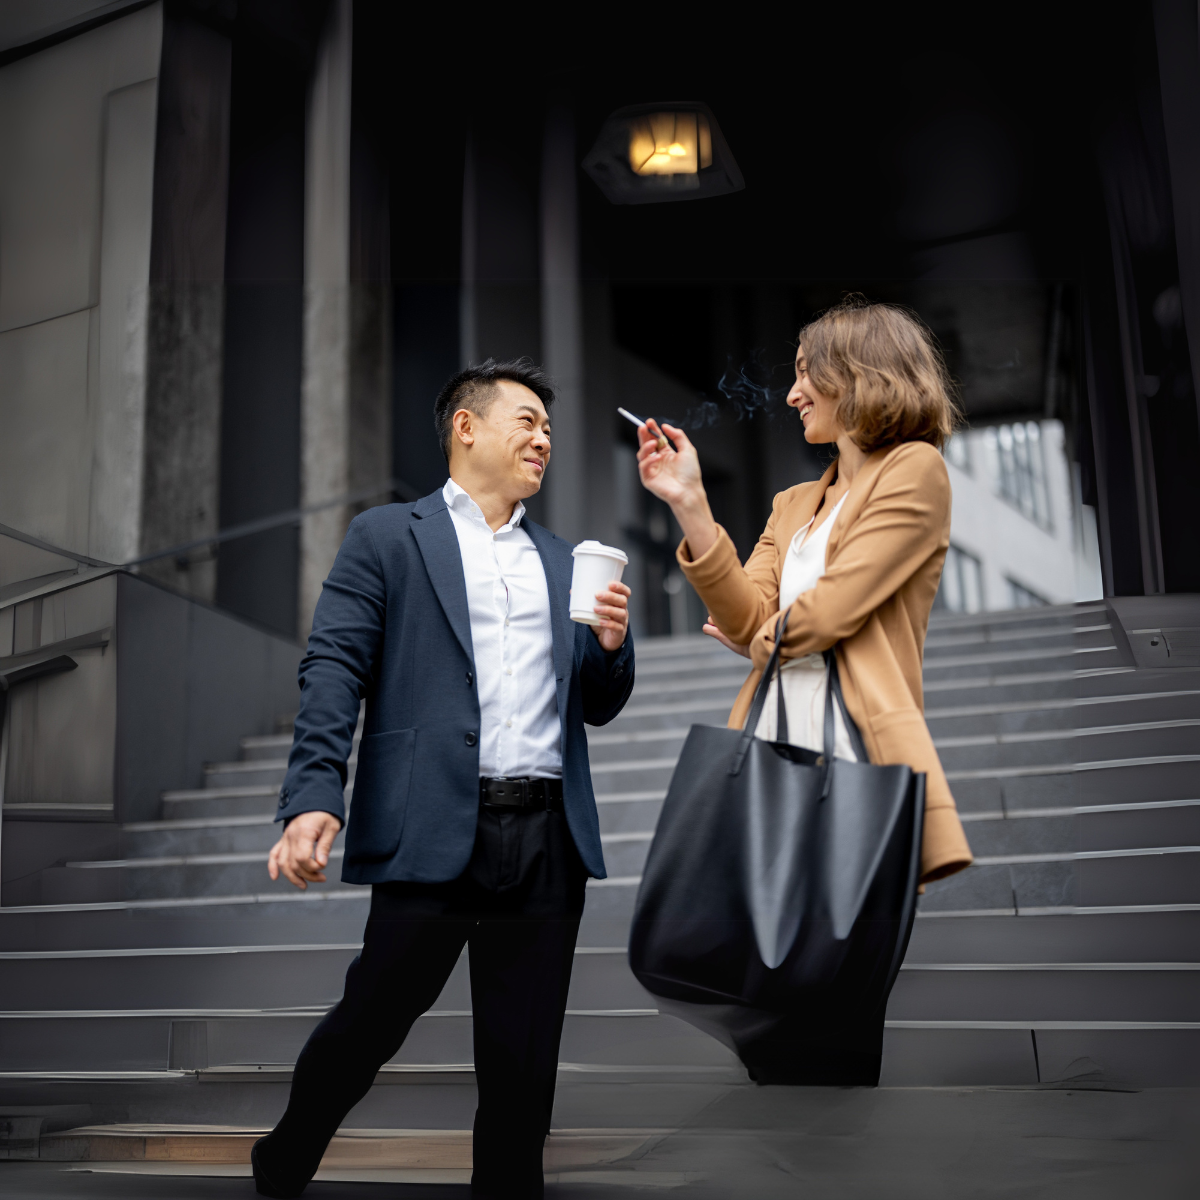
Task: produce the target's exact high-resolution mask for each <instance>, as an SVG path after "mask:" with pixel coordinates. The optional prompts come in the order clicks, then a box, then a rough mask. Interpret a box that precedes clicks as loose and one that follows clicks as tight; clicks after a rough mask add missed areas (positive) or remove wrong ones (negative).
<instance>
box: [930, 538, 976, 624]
mask: <svg viewBox="0 0 1200 1200" xmlns="http://www.w3.org/2000/svg"><path fill="white" fill-rule="evenodd" d="M933 608H934V611H935V612H937V611H939V610H940V611H941V612H958V613H974V612H982V611H983V569H982V567H981V566H980V563H979V559H977V558H976V557H975V555H973V554H968V553H967V552H966V551H965V550H963V549H961V548H960V547H958V546H954V545H951V547H950V549H949V550H947V551H946V565H945V566H944V567H943V568H942V582H941V583H940V584H939V585H938V590H937V595H936V596H935V597H934V598H933Z"/></svg>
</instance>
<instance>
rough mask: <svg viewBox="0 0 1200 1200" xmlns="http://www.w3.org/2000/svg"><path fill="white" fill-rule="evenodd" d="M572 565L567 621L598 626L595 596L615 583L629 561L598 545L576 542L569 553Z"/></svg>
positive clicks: (622, 551) (621, 553)
mask: <svg viewBox="0 0 1200 1200" xmlns="http://www.w3.org/2000/svg"><path fill="white" fill-rule="evenodd" d="M571 555H572V557H573V558H574V559H575V565H574V567H573V569H572V571H571V620H572V621H578V622H579V623H580V624H581V625H599V624H600V620H601V618H600V617H599V616H598V615H597V614H596V593H597V592H604V591H607V590H608V585H609V584H610V583H617V582H619V580H620V578H621V572H622V571H624V570H625V565H626V563H628V562H629V558H628V557H627V556H626V554H625V551H624V550H618V549H617V548H616V547H615V546H605V545H604V544H603V543H602V542H592V541H587V542H580V543H579V545H578V546H576V547H575V549H574V550H572V551H571Z"/></svg>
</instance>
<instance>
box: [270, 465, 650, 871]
mask: <svg viewBox="0 0 1200 1200" xmlns="http://www.w3.org/2000/svg"><path fill="white" fill-rule="evenodd" d="M522 526H523V528H524V529H525V531H526V532H527V533H528V534H529V536H530V537H531V538H532V539H533V544H534V545H535V546H536V547H537V550H538V554H539V555H540V556H541V559H542V566H543V567H544V568H545V572H546V585H547V590H548V591H549V594H550V620H551V623H552V626H553V633H554V673H555V678H556V681H557V690H558V718H559V722H560V725H561V728H562V749H563V807H564V809H565V811H566V817H567V824H568V826H569V828H570V830H571V835H572V837H573V838H574V839H575V846H576V848H577V849H578V850H579V856H580V858H582V859H583V863H584V866H586V867H587V869H588V872H589V873H590V874H592V875H594V876H596V877H597V878H600V879H603V878H604V875H605V870H604V854H603V851H602V850H601V848H600V822H599V818H598V816H597V813H596V799H595V796H594V795H593V793H592V776H591V769H590V766H589V764H588V747H587V735H586V734H585V732H584V728H583V723H584V722H585V721H586V722H587V723H588V724H590V725H604V724H606V723H607V722H609V721H611V720H612V719H613V717H615V716H616V715H617V714H618V713H619V712H620V711H621V709H622V708H623V707H624V706H625V701H626V700H627V699H628V698H629V693H630V691H631V690H632V688H633V635H632V634H630V635H629V636H627V637H626V639H625V644H624V645H623V646H622V647H621V648H620V649H619V650H617V651H614V652H613V653H611V654H609V653H606V652H605V650H604V649H603V647H601V645H600V643H599V641H598V640H597V639H596V636H595V634H594V633H593V632H592V631H591V629H590V628H588V627H587V626H585V625H578V624H574V623H572V621H571V619H570V615H569V592H570V588H571V568H572V560H571V544H570V543H569V542H566V541H564V540H563V539H562V538H560V537H557V536H556V535H555V534H553V533H551V532H550V531H549V530H547V529H543V528H542V527H541V526H540V525H536V524H534V522H533V521H531V520H529V518H528V517H526V518H525V519H524V520H523V521H522ZM363 697H366V701H367V708H366V717H365V723H364V725H363V736H362V742H361V743H360V745H359V750H358V768H357V771H356V774H355V780H354V802H353V804H352V805H351V812H350V821H349V826H348V828H347V830H346V852H345V859H344V861H343V864H342V879H343V880H345V881H346V882H347V883H383V882H385V881H387V880H412V881H416V882H420V883H439V882H442V881H445V880H449V879H456V878H457V877H458V876H459V875H461V874H462V872H463V871H464V870H465V868H466V865H467V861H468V860H469V859H470V857H471V850H472V848H473V847H474V845H475V823H476V820H477V818H478V813H479V724H480V716H479V692H478V689H477V688H476V685H475V658H474V654H473V652H472V648H471V621H470V617H469V614H468V609H467V585H466V578H465V576H464V575H463V567H462V557H461V555H460V553H459V548H458V535H457V534H456V533H455V530H454V523H453V521H452V520H451V517H450V512H449V510H448V509H447V508H446V502H445V500H444V499H443V497H442V493H441V490H440V489H439V490H438V491H436V492H434V493H433V494H432V495H429V496H426V497H425V498H424V499H423V500H418V501H417V502H416V503H415V504H385V505H382V506H380V507H378V508H371V509H368V510H367V511H366V512H364V513H362V514H361V515H359V516H357V517H355V518H354V520H353V521H351V523H350V528H349V529H348V530H347V532H346V538H345V540H344V541H343V542H342V546H341V549H340V550H339V551H338V556H337V560H336V562H335V563H334V564H333V570H331V571H330V572H329V578H328V579H326V580H325V586H324V588H323V589H322V592H321V599H320V600H319V601H318V603H317V609H316V614H315V616H314V618H313V630H312V634H311V635H310V636H309V639H308V652H307V653H306V654H305V656H304V658H303V660H302V661H301V663H300V711H299V713H298V714H297V716H296V732H295V737H294V738H293V740H292V752H291V756H290V757H289V759H288V770H287V776H286V778H285V779H284V782H283V787H282V788H281V789H280V793H279V813H278V816H277V818H276V819H277V820H284V821H286V820H288V819H290V818H292V817H295V816H297V815H299V814H300V813H302V812H314V811H318V812H328V813H332V814H333V815H334V816H335V817H337V818H339V819H340V820H341V821H343V823H344V822H345V812H346V806H345V804H344V801H343V795H344V791H345V786H346V760H347V758H348V757H349V755H350V752H351V749H352V747H353V742H354V730H355V726H356V725H357V724H358V713H359V703H360V701H361V700H362V699H363Z"/></svg>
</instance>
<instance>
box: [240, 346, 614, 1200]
mask: <svg viewBox="0 0 1200 1200" xmlns="http://www.w3.org/2000/svg"><path fill="white" fill-rule="evenodd" d="M553 400H554V393H553V390H552V388H551V386H550V383H549V381H548V380H547V378H546V376H545V375H544V374H543V373H542V371H541V370H539V369H538V368H536V367H534V366H533V365H532V364H530V363H529V362H528V360H524V359H523V360H520V361H518V362H507V363H496V362H494V361H493V360H491V359H489V360H488V361H487V362H485V363H483V364H482V365H481V366H478V367H471V368H469V369H467V370H465V371H463V372H461V373H460V374H459V375H456V376H455V377H454V378H453V379H451V380H450V382H449V383H448V384H447V385H446V386H445V387H444V388H443V389H442V392H441V394H440V395H439V396H438V398H437V402H436V404H435V406H434V420H435V422H436V426H437V431H438V435H439V437H440V439H441V442H442V448H443V450H444V452H445V454H446V458H447V461H448V463H449V467H450V478H449V480H448V481H447V483H446V485H445V487H443V488H442V489H441V490H440V491H438V492H434V493H433V494H432V495H430V496H426V497H425V498H424V499H423V500H419V501H417V503H415V504H390V505H385V506H382V507H379V508H373V509H370V510H369V511H367V512H365V513H363V514H361V515H360V516H358V517H356V518H355V519H354V520H353V521H352V522H351V523H350V528H349V530H348V531H347V533H346V539H345V541H344V542H343V543H342V547H341V550H340V551H339V553H338V557H337V561H336V562H335V563H334V566H333V570H332V571H331V572H330V573H329V578H328V579H327V580H326V581H325V587H324V590H323V592H322V595H321V600H320V602H319V603H318V605H317V610H316V615H315V617H314V620H313V631H312V635H311V636H310V638H309V642H308V653H307V654H306V655H305V657H304V660H303V662H302V663H301V665H300V687H301V694H300V712H299V714H298V716H297V717H296V734H295V739H294V741H293V743H292V752H291V757H290V760H289V762H288V772H287V777H286V779H285V780H284V784H283V787H282V789H281V790H280V795H279V814H278V819H279V820H282V821H285V822H286V825H285V827H284V832H283V836H282V837H281V838H280V839H279V842H278V843H277V844H276V846H275V847H274V848H273V849H272V851H271V855H270V860H269V864H268V869H269V871H270V874H271V878H272V879H276V878H278V877H279V874H280V873H281V872H282V874H283V875H284V876H286V877H287V878H288V879H289V880H291V882H292V883H294V884H295V885H296V886H297V887H300V888H304V887H307V885H308V883H309V882H312V881H319V882H324V880H325V875H324V873H323V871H324V868H325V865H326V864H327V862H328V861H329V851H330V848H331V846H332V844H333V839H334V836H335V835H336V833H337V832H338V830H339V829H340V828H341V826H342V823H343V818H344V815H345V808H344V805H343V798H342V797H343V789H344V786H345V782H346V760H347V758H348V757H349V755H350V752H351V747H352V744H353V738H354V730H355V726H356V724H357V722H358V713H359V703H360V700H362V699H363V698H364V697H365V698H366V718H365V723H364V725H363V735H362V742H361V744H360V747H359V752H358V769H357V774H356V778H355V783H354V803H353V811H352V813H351V817H350V826H349V828H348V829H347V831H346V849H345V859H344V863H343V867H342V878H343V879H344V880H346V881H347V882H349V883H369V884H371V885H372V893H371V912H370V916H369V918H368V920H367V928H366V932H365V935H364V942H363V949H362V953H361V954H360V955H359V956H358V957H357V958H356V959H355V960H354V962H353V963H351V965H350V969H349V970H348V971H347V973H346V989H345V994H344V996H343V997H342V1000H341V1002H340V1003H339V1004H338V1005H337V1006H336V1007H335V1008H334V1009H333V1010H332V1011H331V1012H330V1013H329V1015H328V1016H326V1017H325V1019H324V1020H323V1021H322V1022H321V1023H320V1025H318V1026H317V1028H316V1029H315V1030H314V1031H313V1034H312V1036H311V1037H310V1038H309V1040H308V1043H307V1045H306V1046H305V1047H304V1049H303V1051H302V1052H301V1054H300V1058H299V1060H298V1061H297V1063H296V1070H295V1073H294V1075H293V1078H292V1091H291V1097H290V1099H289V1102H288V1107H287V1111H286V1112H285V1113H284V1116H283V1118H282V1120H281V1121H280V1122H279V1124H278V1125H277V1126H276V1127H275V1129H274V1130H273V1131H272V1132H271V1133H270V1134H268V1135H267V1137H265V1138H263V1139H262V1140H261V1141H259V1142H258V1143H257V1144H256V1145H255V1147H254V1151H253V1163H254V1178H255V1182H256V1183H257V1185H258V1190H259V1192H260V1193H261V1194H263V1195H267V1196H296V1195H299V1194H300V1192H301V1191H302V1190H303V1189H304V1187H305V1186H306V1185H307V1183H308V1181H309V1180H310V1179H311V1178H312V1176H313V1173H314V1172H315V1171H316V1169H317V1165H318V1164H319V1162H320V1160H321V1156H322V1154H323V1153H324V1152H325V1147H326V1146H327V1144H328V1142H329V1139H330V1138H331V1137H332V1136H333V1134H334V1132H335V1130H336V1129H337V1127H338V1125H339V1124H340V1123H341V1121H342V1119H343V1118H344V1117H345V1115H346V1113H347V1112H349V1111H350V1109H351V1108H352V1107H353V1106H354V1105H355V1104H356V1103H357V1102H358V1101H359V1100H360V1099H361V1098H362V1097H363V1096H364V1095H365V1094H366V1092H367V1090H368V1089H369V1088H370V1086H371V1084H372V1082H373V1080H374V1078H375V1074H376V1072H377V1071H378V1069H379V1068H380V1067H381V1066H382V1065H383V1064H384V1063H385V1062H387V1061H388V1059H390V1058H391V1057H392V1056H393V1055H394V1054H395V1053H396V1051H397V1050H399V1048H400V1045H401V1043H402V1042H403V1041H404V1038H405V1036H406V1035H407V1033H408V1030H409V1028H410V1027H411V1025H412V1023H413V1021H414V1020H415V1019H416V1018H417V1017H418V1016H420V1015H421V1013H423V1012H425V1011H426V1010H427V1009H428V1008H429V1007H430V1005H432V1004H433V1002H434V1001H435V1000H436V999H437V997H438V994H439V993H440V992H441V990H442V986H443V984H444V983H445V982H446V979H447V977H448V976H449V974H450V972H451V970H452V969H453V967H454V964H455V962H456V961H457V960H458V957H459V954H460V953H461V951H462V948H463V946H464V945H466V946H467V947H468V948H469V956H470V967H471V995H472V1006H473V1009H474V1042H475V1073H476V1079H477V1081H478V1088H479V1105H478V1109H477V1111H476V1115H475V1130H474V1162H475V1167H474V1173H473V1177H472V1188H473V1190H474V1193H475V1194H476V1195H479V1196H497V1197H499V1196H505V1197H509V1196H512V1197H518V1196H519V1197H527V1196H534V1197H537V1196H541V1195H542V1148H543V1144H544V1142H545V1138H546V1134H547V1133H548V1131H549V1128H550V1113H551V1107H552V1104H553V1099H554V1085H555V1078H556V1072H557V1067H558V1046H559V1040H560V1037H561V1034H562V1023H563V1014H564V1011H565V1008H566V1002H567V987H568V984H569V983H570V978H571V965H572V959H573V955H574V949H575V937H576V933H577V932H578V927H579V919H580V916H581V914H582V912H583V898H584V884H585V882H586V880H587V877H588V876H589V875H594V876H596V877H599V878H603V877H604V873H605V872H604V858H603V854H602V852H601V848H600V827H599V820H598V817H597V814H596V803H595V798H594V796H593V794H592V784H591V775H590V770H589V766H588V752H587V739H586V736H585V734H584V728H583V724H584V722H585V721H587V722H588V723H590V724H593V725H603V724H605V723H606V722H608V721H611V720H612V718H613V717H615V716H616V715H617V713H619V712H620V711H621V709H622V707H623V706H624V704H625V701H626V699H627V698H628V696H629V693H630V690H631V689H632V687H633V642H632V639H631V638H630V637H628V609H627V603H628V596H629V594H630V593H629V588H628V587H626V586H625V585H624V584H620V583H616V584H612V585H611V586H610V589H609V590H608V591H606V592H601V593H599V594H598V595H597V598H596V600H597V603H596V613H597V614H598V615H599V617H600V618H601V619H600V623H599V625H597V626H595V627H594V628H590V627H588V626H585V625H579V624H572V623H571V621H570V619H569V615H568V614H569V601H568V593H569V589H570V581H571V567H572V559H571V546H570V544H569V543H567V542H565V541H563V540H562V539H561V538H559V537H556V536H555V535H554V534H552V533H550V532H548V531H547V530H545V529H543V528H541V527H540V526H538V525H535V524H534V523H533V522H532V521H530V520H529V519H528V518H527V517H526V516H525V507H524V505H523V504H522V501H523V500H524V499H526V498H528V497H529V496H532V495H533V494H534V493H536V492H537V491H538V489H539V488H540V487H541V485H542V479H543V477H544V475H545V472H546V467H547V465H548V463H549V461H550V420H549V417H548V415H547V410H548V409H549V407H550V405H551V403H552V402H553Z"/></svg>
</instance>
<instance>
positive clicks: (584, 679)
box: [579, 629, 633, 725]
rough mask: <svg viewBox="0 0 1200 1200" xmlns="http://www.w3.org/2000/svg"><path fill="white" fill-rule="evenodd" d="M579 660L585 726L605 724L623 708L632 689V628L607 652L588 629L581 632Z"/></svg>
mask: <svg viewBox="0 0 1200 1200" xmlns="http://www.w3.org/2000/svg"><path fill="white" fill-rule="evenodd" d="M583 638H584V642H583V661H582V662H581V663H580V664H579V686H580V691H581V692H582V694H583V719H584V721H586V722H587V724H589V725H607V724H608V723H609V721H611V720H612V719H613V718H614V717H615V716H616V715H617V714H618V713H619V712H620V711H621V709H623V708H624V707H625V701H626V700H628V699H629V693H630V692H632V691H633V631H632V630H630V631H629V632H628V633H626V635H625V641H624V642H623V643H622V645H621V648H620V649H619V650H614V651H613V652H612V653H611V654H610V653H608V652H607V651H606V650H605V649H604V647H603V646H601V645H600V640H599V639H598V638H597V637H596V635H595V634H594V633H593V632H592V631H591V630H590V629H585V630H584V631H583Z"/></svg>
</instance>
